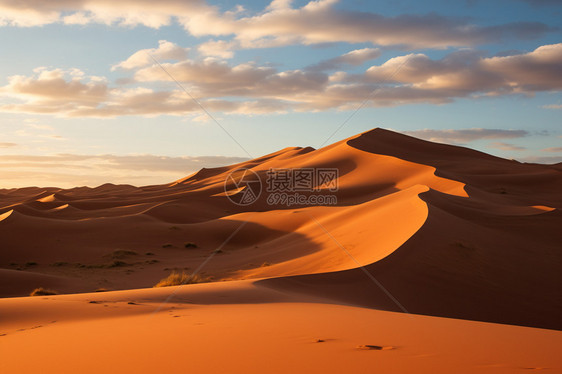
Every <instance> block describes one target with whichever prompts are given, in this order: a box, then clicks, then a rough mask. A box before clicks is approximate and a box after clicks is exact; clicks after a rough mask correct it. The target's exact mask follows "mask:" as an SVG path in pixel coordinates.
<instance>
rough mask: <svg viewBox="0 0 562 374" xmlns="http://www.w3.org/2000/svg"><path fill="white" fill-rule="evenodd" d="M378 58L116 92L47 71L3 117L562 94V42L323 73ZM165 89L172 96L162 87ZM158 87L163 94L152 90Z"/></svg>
mask: <svg viewBox="0 0 562 374" xmlns="http://www.w3.org/2000/svg"><path fill="white" fill-rule="evenodd" d="M162 45H167V42H165V41H161V42H160V45H159V48H160V46H162ZM173 47H174V49H175V48H176V47H177V46H175V45H173ZM177 48H180V47H177ZM358 51H359V52H358ZM377 53H378V52H377V51H376V50H372V49H367V50H365V49H364V50H355V51H351V52H349V53H347V54H344V55H342V56H339V57H337V58H335V59H331V60H328V61H325V62H324V66H323V67H322V66H321V65H322V63H321V64H320V68H318V66H319V65H317V68H310V67H309V68H304V69H294V70H284V71H283V70H281V71H280V70H278V69H277V68H275V67H272V66H269V65H258V64H256V63H254V62H246V63H241V64H232V63H230V62H228V61H225V60H222V59H217V58H213V57H206V58H203V59H201V58H198V59H189V58H186V59H183V60H180V61H174V62H163V63H162V64H161V66H160V65H156V64H150V65H148V66H143V64H144V63H141V62H139V61H138V60H137V61H134V60H133V63H134V64H136V66H138V67H137V68H134V69H132V74H133V78H134V79H130V80H129V83H130V86H131V87H127V88H126V87H124V86H122V85H121V86H117V87H111V86H109V84H108V83H107V80H106V79H104V78H100V77H94V76H87V75H86V74H85V73H84V72H82V71H80V70H78V69H70V70H66V71H63V70H60V69H54V70H48V69H45V68H39V69H36V71H35V74H33V75H31V76H22V75H16V76H12V77H8V84H7V85H5V86H3V87H0V96H4V97H6V98H9V99H11V100H6V101H5V102H6V103H5V104H3V105H0V112H15V113H44V114H54V115H57V116H66V117H117V116H122V115H142V116H156V115H160V114H171V115H184V114H187V113H191V112H196V111H200V110H201V109H200V107H199V105H198V104H197V103H195V102H194V101H193V100H192V99H191V97H190V96H189V95H187V94H186V93H185V92H184V91H183V88H185V89H186V90H187V91H188V92H189V94H190V95H191V96H192V97H196V98H197V100H198V101H199V103H201V104H202V105H203V106H204V107H205V108H207V109H208V110H210V111H219V112H226V113H245V114H265V113H282V112H288V111H318V110H328V109H338V110H351V109H355V108H356V107H357V106H358V105H359V104H362V103H364V105H365V106H367V107H369V106H396V105H406V104H412V103H431V104H443V103H449V102H452V101H454V100H455V99H457V98H482V97H486V96H499V95H515V94H516V95H527V96H530V95H533V94H535V93H536V92H542V91H551V92H553V91H560V90H562V43H561V44H553V45H544V46H540V47H538V48H536V49H535V50H534V51H531V52H528V53H521V54H518V55H510V56H503V57H498V56H494V57H484V56H483V55H482V53H481V52H477V51H474V50H460V51H455V52H452V53H449V54H448V55H446V56H445V57H443V58H441V59H438V60H433V59H431V58H429V57H428V56H426V55H425V54H421V53H417V54H408V55H404V56H397V57H394V58H391V59H389V60H387V61H385V62H383V63H381V64H379V65H373V66H371V67H370V68H368V69H367V70H366V71H365V72H364V73H357V74H350V73H345V72H341V71H338V72H334V73H332V74H331V75H329V74H327V73H326V72H324V71H322V69H323V68H327V67H330V66H332V67H334V66H336V65H337V64H344V63H347V64H350V63H351V64H356V63H357V64H359V63H361V62H362V61H364V60H366V59H368V58H371V57H373V56H375V55H376V54H377ZM135 55H136V54H135ZM135 55H133V56H135ZM126 61H131V58H129V59H127V60H126ZM126 61H125V62H126ZM170 75H171V76H172V77H174V79H175V80H176V81H179V82H181V84H182V86H183V88H179V87H178V86H177V85H176V84H175V82H173V81H172V80H171V78H170ZM165 82H167V83H168V88H165V87H166V86H165V85H163V84H162V83H165ZM155 86H157V87H159V90H155V89H154V88H152V87H155ZM14 100H15V101H14Z"/></svg>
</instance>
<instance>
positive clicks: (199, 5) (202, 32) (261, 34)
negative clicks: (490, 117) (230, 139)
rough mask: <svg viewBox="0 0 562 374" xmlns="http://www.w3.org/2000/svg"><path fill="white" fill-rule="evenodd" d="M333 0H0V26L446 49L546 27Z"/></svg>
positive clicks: (255, 44)
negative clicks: (252, 8)
mask: <svg viewBox="0 0 562 374" xmlns="http://www.w3.org/2000/svg"><path fill="white" fill-rule="evenodd" d="M336 3H338V1H337V0H316V1H309V2H308V3H306V4H304V5H303V6H301V7H293V6H292V1H285V0H283V1H272V2H271V3H270V4H269V5H268V6H266V8H265V9H264V10H263V11H259V12H257V13H256V14H253V15H247V13H248V12H247V11H241V10H242V9H240V8H239V7H237V8H235V9H234V10H230V11H224V12H221V11H220V10H219V8H218V7H216V6H211V5H209V4H207V3H206V2H205V1H203V0H192V1H183V0H164V1H149V0H134V1H133V0H123V1H112V0H96V1H89V0H75V1H68V0H50V1H43V0H24V1H11V0H1V1H0V14H1V15H0V25H12V26H20V27H24V26H39V25H45V24H50V23H59V22H63V23H66V24H80V25H84V24H87V23H101V24H106V25H118V26H128V27H130V26H136V25H144V26H147V27H152V28H159V27H162V26H167V25H169V24H170V23H172V22H177V23H179V24H181V25H182V26H183V27H184V28H185V29H186V30H187V31H188V32H189V33H191V34H192V35H195V36H199V37H200V36H215V37H220V36H223V37H224V36H228V37H230V36H231V35H234V38H235V40H236V43H237V44H238V46H239V47H240V48H263V47H270V46H281V45H290V44H317V43H326V42H329V43H331V42H348V43H371V44H373V45H380V46H391V45H392V46H394V45H400V46H406V47H410V48H446V47H451V46H457V47H458V46H472V45H477V44H483V43H490V42H498V41H501V40H503V39H505V38H519V39H531V38H537V37H539V36H541V35H543V34H544V33H546V32H548V31H550V30H551V29H550V28H549V27H548V26H547V25H545V24H542V23H538V22H515V23H508V24H502V25H493V26H478V25H474V24H470V23H468V21H467V20H466V19H464V18H450V17H444V16H439V15H437V14H427V15H409V14H404V15H398V16H395V17H386V16H383V15H380V14H376V13H368V12H357V11H348V10H344V9H341V8H336V7H335V4H336Z"/></svg>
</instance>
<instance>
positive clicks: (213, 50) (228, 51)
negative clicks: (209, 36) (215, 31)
mask: <svg viewBox="0 0 562 374" xmlns="http://www.w3.org/2000/svg"><path fill="white" fill-rule="evenodd" d="M235 47H236V43H234V42H227V41H224V40H210V41H208V42H205V43H202V44H200V45H199V46H198V47H197V50H198V51H199V53H200V54H201V55H203V56H211V57H220V58H223V59H229V58H232V57H234V52H233V51H232V49H234V48H235Z"/></svg>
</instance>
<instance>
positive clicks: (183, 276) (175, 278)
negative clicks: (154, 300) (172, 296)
mask: <svg viewBox="0 0 562 374" xmlns="http://www.w3.org/2000/svg"><path fill="white" fill-rule="evenodd" d="M208 281H209V279H208V278H203V277H202V276H200V275H199V274H195V275H191V274H187V273H186V272H184V271H182V272H181V273H176V272H175V271H173V272H172V273H171V274H170V275H168V276H167V277H166V278H164V279H162V280H160V282H158V283H156V285H155V286H154V287H170V286H180V285H182V284H193V283H204V282H208Z"/></svg>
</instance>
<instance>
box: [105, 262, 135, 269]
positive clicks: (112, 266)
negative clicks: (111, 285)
mask: <svg viewBox="0 0 562 374" xmlns="http://www.w3.org/2000/svg"><path fill="white" fill-rule="evenodd" d="M129 265H130V264H128V263H126V262H124V261H118V260H115V261H113V262H111V263H109V264H108V265H106V266H107V267H108V268H118V267H121V266H129Z"/></svg>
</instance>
